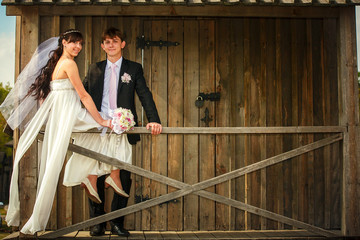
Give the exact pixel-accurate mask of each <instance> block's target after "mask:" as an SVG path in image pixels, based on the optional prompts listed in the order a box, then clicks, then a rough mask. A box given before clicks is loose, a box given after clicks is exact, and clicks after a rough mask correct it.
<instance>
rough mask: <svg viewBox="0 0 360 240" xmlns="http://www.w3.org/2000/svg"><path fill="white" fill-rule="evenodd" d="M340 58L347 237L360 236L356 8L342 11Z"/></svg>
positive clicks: (344, 228) (343, 228)
mask: <svg viewBox="0 0 360 240" xmlns="http://www.w3.org/2000/svg"><path fill="white" fill-rule="evenodd" d="M339 13H340V14H339V40H340V41H339V56H340V63H339V66H340V75H339V77H340V79H339V87H340V91H341V93H340V96H341V103H340V119H339V120H340V125H342V126H346V127H347V131H346V132H345V134H344V141H343V172H342V197H341V198H342V203H341V204H342V213H341V214H342V217H341V231H342V234H343V235H345V236H360V228H359V226H360V219H359V218H360V207H359V204H358V202H359V198H360V196H359V192H358V189H359V187H360V184H359V183H360V171H359V165H360V164H359V162H358V161H357V160H358V158H359V157H360V156H358V153H357V145H359V142H358V141H359V140H358V138H357V137H356V135H357V133H356V132H357V126H358V125H359V105H358V101H359V100H358V83H357V62H356V32H355V7H354V6H351V7H344V8H339Z"/></svg>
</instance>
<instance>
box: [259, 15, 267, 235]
mask: <svg viewBox="0 0 360 240" xmlns="http://www.w3.org/2000/svg"><path fill="white" fill-rule="evenodd" d="M266 28H267V21H266V19H261V20H260V49H261V50H260V79H259V86H258V88H259V90H258V91H259V93H260V98H259V100H260V102H259V111H260V112H259V126H263V127H264V126H266V96H267V91H266V90H267V89H266V81H267V79H266V78H267V51H268V50H267V48H268V43H267V40H266V38H267V34H266V31H262V29H266ZM259 142H260V160H263V159H266V135H264V134H261V135H259ZM260 179H261V180H260V181H261V182H260V207H261V208H262V209H266V205H267V204H266V195H267V194H266V184H267V181H266V168H263V169H261V171H260ZM260 225H261V226H260V228H261V229H266V218H263V217H261V218H260Z"/></svg>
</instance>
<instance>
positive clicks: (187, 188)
mask: <svg viewBox="0 0 360 240" xmlns="http://www.w3.org/2000/svg"><path fill="white" fill-rule="evenodd" d="M341 139H342V135H341V134H336V135H333V136H331V137H328V138H325V139H322V140H319V141H317V142H314V143H311V144H308V145H305V146H302V147H299V148H297V149H293V150H291V151H289V152H286V153H282V154H279V155H277V156H274V157H271V158H268V159H265V160H262V161H260V162H257V163H254V164H251V165H249V166H245V167H243V168H240V169H237V170H234V171H232V172H229V173H226V174H223V175H220V176H217V177H214V178H212V179H209V180H205V181H203V182H200V183H196V184H194V185H188V184H186V183H183V182H180V181H177V180H174V179H171V178H168V177H165V176H162V175H160V174H157V173H153V172H151V171H149V170H145V169H142V168H139V167H137V166H133V165H131V164H127V163H123V162H119V161H117V160H116V159H113V158H110V157H107V156H105V155H102V154H99V153H96V152H93V151H91V150H88V149H85V148H82V147H80V146H76V145H74V144H70V145H69V150H70V151H73V152H76V153H79V154H82V155H84V156H87V157H91V158H94V159H96V160H98V161H101V162H105V163H108V164H111V165H113V166H116V167H118V168H121V169H125V170H128V171H131V172H133V173H135V174H138V175H141V176H143V177H147V178H150V179H152V180H156V181H159V182H162V183H165V184H168V185H170V186H172V187H176V188H179V189H181V190H178V191H175V192H171V193H168V194H166V195H163V196H160V197H157V198H154V199H151V200H148V201H145V202H142V203H138V204H135V205H131V206H129V207H126V208H123V209H119V210H117V211H114V212H110V213H107V214H104V215H102V216H99V217H96V218H92V219H89V220H86V221H84V222H81V223H77V224H74V225H72V226H69V227H65V228H62V229H59V230H57V231H54V232H51V233H47V234H44V235H42V236H41V237H40V238H56V237H59V236H62V235H65V234H67V233H70V232H74V231H77V230H80V229H83V228H86V227H89V226H92V225H95V224H99V223H102V222H105V221H109V220H112V219H114V218H117V217H120V216H124V215H127V214H130V213H133V212H136V211H139V210H143V209H146V208H149V207H152V206H156V205H158V204H161V203H164V202H166V201H170V200H173V199H176V198H179V197H182V196H185V195H188V194H190V193H194V194H196V195H198V196H201V197H205V198H208V199H211V200H214V201H217V202H221V203H224V204H227V205H230V206H233V207H236V208H239V209H241V210H244V211H248V212H250V213H253V214H256V215H259V216H262V217H266V218H269V219H272V220H275V221H279V222H283V223H286V224H289V225H292V226H295V227H297V228H303V229H306V230H308V231H310V232H313V233H316V234H320V235H323V236H327V237H334V236H337V235H336V234H335V233H333V232H331V231H328V230H324V229H322V228H319V227H316V226H313V225H310V224H307V223H304V222H301V221H297V220H294V219H291V218H288V217H285V216H282V215H279V214H276V213H273V212H270V211H267V210H264V209H261V208H258V207H254V206H251V205H249V204H245V203H242V202H239V201H236V200H233V199H230V198H226V197H223V196H220V195H218V194H215V193H211V192H207V191H204V190H202V189H205V188H208V187H210V186H213V185H216V184H219V183H222V182H224V181H228V180H230V179H233V178H236V177H239V176H242V175H244V174H247V173H250V172H253V171H256V170H259V169H262V168H264V167H268V166H271V165H273V164H276V163H279V162H282V161H285V160H287V159H289V158H292V157H296V156H298V155H301V154H304V153H306V152H310V151H312V150H315V149H318V148H321V147H323V146H326V145H329V144H331V143H334V142H337V141H339V140H341Z"/></svg>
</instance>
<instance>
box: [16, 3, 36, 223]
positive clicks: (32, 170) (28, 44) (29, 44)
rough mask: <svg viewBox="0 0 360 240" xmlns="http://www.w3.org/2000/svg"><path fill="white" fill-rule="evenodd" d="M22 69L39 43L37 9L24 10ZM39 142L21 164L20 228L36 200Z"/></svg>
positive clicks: (30, 149)
mask: <svg viewBox="0 0 360 240" xmlns="http://www.w3.org/2000/svg"><path fill="white" fill-rule="evenodd" d="M20 31H21V40H20V47H21V50H20V59H21V60H20V64H21V66H20V68H21V69H23V68H24V67H25V66H26V64H27V63H28V62H29V61H30V59H31V56H32V55H33V53H34V51H35V49H36V47H37V46H38V42H39V14H38V11H37V10H36V8H34V9H24V11H23V15H22V16H21V30H20ZM36 186H37V142H34V143H33V144H32V145H31V146H30V148H29V150H28V151H27V152H26V153H25V154H24V156H23V158H22V159H21V161H20V163H19V196H20V216H21V219H20V228H21V227H22V226H23V225H24V224H25V223H26V221H27V220H28V219H29V218H30V216H31V214H32V210H33V206H34V203H35V199H36Z"/></svg>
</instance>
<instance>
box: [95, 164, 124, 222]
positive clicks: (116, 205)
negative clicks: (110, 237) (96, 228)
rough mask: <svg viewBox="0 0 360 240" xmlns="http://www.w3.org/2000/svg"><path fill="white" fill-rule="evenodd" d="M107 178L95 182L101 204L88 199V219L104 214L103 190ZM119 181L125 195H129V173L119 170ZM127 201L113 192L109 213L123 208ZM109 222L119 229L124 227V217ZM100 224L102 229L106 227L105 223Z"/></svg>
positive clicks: (100, 178)
mask: <svg viewBox="0 0 360 240" xmlns="http://www.w3.org/2000/svg"><path fill="white" fill-rule="evenodd" d="M107 176H108V175H104V176H101V177H99V178H98V180H97V190H98V194H99V197H100V199H101V202H102V203H100V204H97V203H95V202H93V201H91V200H90V199H89V208H90V217H91V218H93V217H98V216H100V215H103V214H105V211H104V202H105V191H104V190H105V178H106V177H107ZM120 179H121V184H122V187H123V189H124V191H125V192H126V193H127V194H129V193H130V187H131V178H130V172H128V171H125V170H120ZM128 199H129V198H126V197H122V196H120V195H118V194H116V193H115V192H114V197H113V200H112V203H111V211H115V210H118V209H121V208H125V207H126V205H127V203H128ZM111 221H112V222H113V223H114V224H116V225H118V226H120V227H121V228H123V227H124V216H123V217H119V218H115V219H113V220H111ZM102 224H103V226H104V227H105V226H106V223H102Z"/></svg>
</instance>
